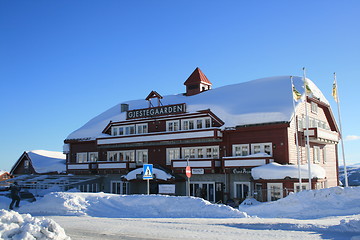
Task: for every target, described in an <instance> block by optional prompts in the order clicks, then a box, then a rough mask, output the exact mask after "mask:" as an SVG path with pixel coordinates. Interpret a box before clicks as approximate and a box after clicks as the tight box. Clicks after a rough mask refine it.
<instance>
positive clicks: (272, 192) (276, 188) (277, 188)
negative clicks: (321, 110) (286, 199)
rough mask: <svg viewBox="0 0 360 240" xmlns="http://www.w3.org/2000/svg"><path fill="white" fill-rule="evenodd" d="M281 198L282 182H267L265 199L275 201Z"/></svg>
mask: <svg viewBox="0 0 360 240" xmlns="http://www.w3.org/2000/svg"><path fill="white" fill-rule="evenodd" d="M280 198H283V184H282V183H268V184H267V200H268V201H276V200H278V199H280Z"/></svg>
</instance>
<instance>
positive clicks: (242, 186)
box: [234, 182, 250, 202]
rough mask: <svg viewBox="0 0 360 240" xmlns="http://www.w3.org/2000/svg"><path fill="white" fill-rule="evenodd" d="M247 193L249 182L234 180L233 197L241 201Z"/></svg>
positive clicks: (248, 191)
mask: <svg viewBox="0 0 360 240" xmlns="http://www.w3.org/2000/svg"><path fill="white" fill-rule="evenodd" d="M249 193H250V183H249V182H234V198H237V199H239V200H240V201H241V202H242V201H243V200H245V198H246V197H247V196H248V195H249Z"/></svg>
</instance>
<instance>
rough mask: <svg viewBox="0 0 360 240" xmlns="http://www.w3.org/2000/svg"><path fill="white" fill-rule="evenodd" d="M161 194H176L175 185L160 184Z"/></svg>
mask: <svg viewBox="0 0 360 240" xmlns="http://www.w3.org/2000/svg"><path fill="white" fill-rule="evenodd" d="M159 194H175V184H159Z"/></svg>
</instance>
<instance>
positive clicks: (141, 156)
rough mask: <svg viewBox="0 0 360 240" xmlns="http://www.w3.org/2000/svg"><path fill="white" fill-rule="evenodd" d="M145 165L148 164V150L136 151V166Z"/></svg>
mask: <svg viewBox="0 0 360 240" xmlns="http://www.w3.org/2000/svg"><path fill="white" fill-rule="evenodd" d="M144 163H148V150H147V149H142V150H136V164H137V165H143V164H144Z"/></svg>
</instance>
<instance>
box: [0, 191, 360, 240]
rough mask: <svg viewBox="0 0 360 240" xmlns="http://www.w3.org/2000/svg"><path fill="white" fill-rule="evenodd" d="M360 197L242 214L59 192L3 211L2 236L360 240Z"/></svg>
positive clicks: (301, 199) (162, 199)
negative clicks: (13, 234)
mask: <svg viewBox="0 0 360 240" xmlns="http://www.w3.org/2000/svg"><path fill="white" fill-rule="evenodd" d="M359 198H360V187H349V188H341V187H335V188H330V189H322V190H311V191H303V192H300V193H298V194H292V195H290V196H288V197H286V198H284V199H281V200H278V201H276V202H270V203H259V202H256V201H254V200H251V199H248V200H247V201H246V203H247V204H251V205H241V206H240V207H239V210H238V209H234V208H231V207H229V206H225V205H221V204H212V203H210V202H208V201H205V200H203V199H200V198H195V197H174V196H162V195H149V196H148V195H114V194H107V193H80V192H53V193H49V194H47V195H45V196H44V197H43V198H40V199H38V200H37V201H36V202H33V203H29V202H26V201H22V202H21V207H20V208H19V209H17V211H18V212H19V213H20V214H19V213H17V212H14V211H10V212H9V211H6V210H2V215H1V217H0V221H1V226H0V234H2V235H1V236H2V239H25V238H6V236H5V235H4V234H5V232H6V231H7V230H6V229H9V226H11V227H12V228H15V229H16V230H14V229H12V230H11V231H13V232H15V231H16V232H18V233H21V234H22V236H25V235H26V234H27V235H28V236H34V235H36V234H40V233H42V231H45V232H46V231H48V232H50V233H52V234H53V235H54V236H55V235H56V234H58V236H59V237H58V238H53V239H67V237H71V239H99V238H101V239H185V238H186V239H189V238H190V239H195V238H196V239H204V238H207V239H224V238H226V239H239V237H242V238H247V239H277V240H278V239H352V240H355V239H360V210H359V209H360V201H359ZM9 203H10V199H8V198H6V197H0V207H1V208H4V209H7V207H8V204H9ZM34 216H35V217H34ZM44 217H45V218H44ZM21 218H23V219H40V220H20V221H19V219H21ZM46 219H48V220H46ZM49 219H52V220H49ZM53 220H54V221H53ZM21 221H23V222H31V224H32V225H31V226H32V227H28V226H29V224H19V222H21ZM44 221H45V222H44ZM50 225H51V226H52V227H50ZM42 228H43V230H42V231H41V230H40V229H42ZM36 229H38V230H39V231H38V232H40V233H38V232H37V231H36ZM44 229H45V230H44ZM46 229H52V230H53V229H57V230H56V231H54V230H53V231H52V232H51V231H49V230H46ZM62 229H64V230H62ZM55 232H56V233H55ZM6 234H8V233H6ZM24 234H25V235H24ZM28 239H33V238H28ZM38 239H41V238H38ZM43 239H52V238H43Z"/></svg>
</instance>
